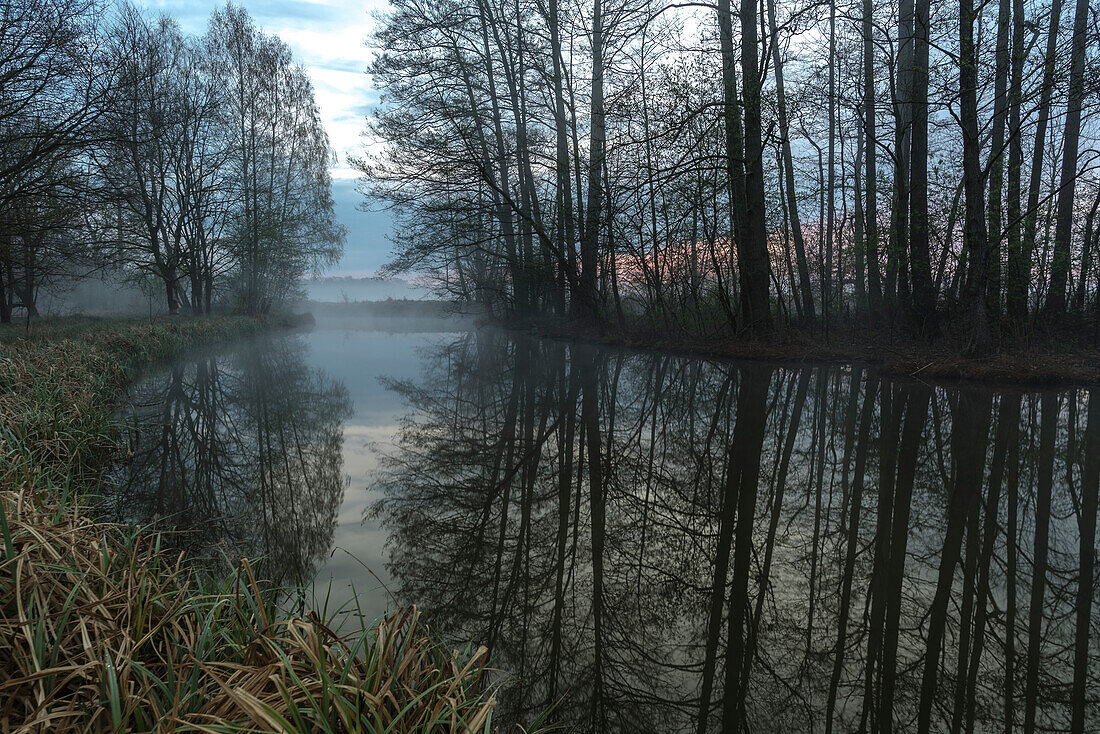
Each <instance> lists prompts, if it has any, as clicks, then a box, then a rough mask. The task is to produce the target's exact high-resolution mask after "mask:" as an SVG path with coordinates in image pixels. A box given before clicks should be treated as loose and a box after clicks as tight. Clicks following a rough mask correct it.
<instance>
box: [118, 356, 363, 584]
mask: <svg viewBox="0 0 1100 734" xmlns="http://www.w3.org/2000/svg"><path fill="white" fill-rule="evenodd" d="M304 350H305V344H304V342H303V341H302V340H301V339H300V338H296V337H274V338H263V339H258V340H255V341H249V342H246V343H244V344H243V345H240V346H238V347H237V348H235V349H233V350H231V351H223V352H220V353H213V354H204V355H201V356H198V357H195V358H192V359H187V360H184V361H182V362H181V363H179V364H177V365H176V366H174V367H173V368H172V369H169V370H165V371H163V372H159V373H156V374H153V375H151V376H149V377H147V378H145V379H143V380H141V381H140V382H139V383H138V384H137V385H136V386H135V387H134V389H133V390H132V391H131V394H130V399H131V408H130V409H129V410H130V411H131V413H132V414H131V415H129V416H128V418H130V419H131V420H132V424H133V430H132V431H131V433H130V446H129V450H130V458H129V460H128V461H126V462H124V463H123V464H122V466H120V468H119V471H118V472H117V476H116V480H117V482H116V484H117V491H116V492H115V493H113V494H111V495H110V496H108V497H107V498H106V504H107V507H106V509H107V512H108V513H109V514H110V515H111V516H113V517H115V518H117V519H119V520H124V521H127V522H131V523H137V524H142V525H147V524H151V523H154V522H155V523H156V524H157V525H158V526H160V527H162V528H171V529H175V530H178V531H179V533H178V534H174V536H173V537H174V538H175V540H176V541H178V542H179V544H180V545H181V547H184V548H186V549H187V550H188V551H189V555H190V556H191V557H192V558H198V559H204V560H205V561H207V562H211V563H213V564H215V565H216V566H222V565H223V564H222V563H221V561H222V560H223V559H224V560H225V561H228V562H229V563H235V562H236V561H237V560H238V559H240V558H244V557H248V558H250V559H257V561H256V567H257V571H258V574H259V575H260V576H261V577H262V578H264V579H268V580H271V581H274V582H277V583H292V584H293V583H298V582H302V583H308V582H310V581H312V579H313V576H314V573H315V571H316V569H317V567H318V565H319V563H320V562H321V561H322V560H323V558H324V557H325V555H326V554H327V552H328V551H329V549H330V548H331V546H332V536H333V530H334V528H335V526H336V515H337V511H338V510H339V508H340V504H341V502H342V501H343V498H344V489H345V485H346V481H345V476H344V471H343V454H342V447H343V432H342V428H343V425H342V424H343V421H344V420H345V418H346V417H347V415H348V414H349V413H350V410H351V404H350V400H349V398H348V394H347V390H346V389H345V388H344V386H343V385H342V384H340V383H338V382H335V381H333V380H331V379H330V378H328V377H326V376H325V375H324V374H323V373H321V372H320V371H318V370H314V369H311V368H309V367H308V366H307V365H306V363H305V360H304Z"/></svg>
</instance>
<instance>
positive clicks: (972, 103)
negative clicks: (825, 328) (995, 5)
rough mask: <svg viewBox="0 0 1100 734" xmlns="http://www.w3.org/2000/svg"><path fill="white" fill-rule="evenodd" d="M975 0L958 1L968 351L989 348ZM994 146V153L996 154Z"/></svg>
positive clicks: (983, 351)
mask: <svg viewBox="0 0 1100 734" xmlns="http://www.w3.org/2000/svg"><path fill="white" fill-rule="evenodd" d="M974 17H975V14H974V2H973V0H960V2H959V90H960V98H961V100H960V105H959V107H960V122H961V124H962V129H963V188H964V189H965V190H966V226H965V232H966V252H967V270H966V293H965V296H964V298H963V304H964V308H965V309H966V322H967V332H968V334H967V342H968V343H967V351H969V352H970V353H971V354H984V353H985V352H987V351H989V347H990V342H991V336H990V333H989V314H988V306H987V301H986V285H987V283H986V279H987V274H988V263H989V246H988V244H989V243H988V239H987V236H986V229H985V191H984V188H985V187H984V186H983V179H982V170H981V160H980V155H981V139H980V138H979V137H978V90H977V86H978V68H977V67H978V59H977V55H976V52H975V49H974ZM997 153H998V152H997V151H996V150H994V151H993V154H994V155H997Z"/></svg>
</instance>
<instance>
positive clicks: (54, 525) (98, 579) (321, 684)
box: [0, 492, 493, 732]
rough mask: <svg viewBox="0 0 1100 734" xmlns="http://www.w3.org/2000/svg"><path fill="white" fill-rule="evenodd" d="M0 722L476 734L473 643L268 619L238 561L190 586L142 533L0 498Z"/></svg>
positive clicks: (395, 627) (402, 622) (481, 710)
mask: <svg viewBox="0 0 1100 734" xmlns="http://www.w3.org/2000/svg"><path fill="white" fill-rule="evenodd" d="M0 506H2V508H3V515H2V516H3V518H4V520H3V523H2V526H3V536H4V537H3V544H4V547H3V554H4V555H3V557H4V561H3V563H0V727H2V728H3V729H5V730H28V731H151V730H154V729H156V730H158V731H182V730H192V731H198V730H201V731H235V730H244V731H276V732H284V731H294V732H305V731H325V732H352V731H355V732H359V731H363V732H366V731H370V732H407V731H454V732H460V731H461V732H465V731H470V732H480V731H487V730H488V729H489V726H490V725H491V715H492V710H493V699H492V697H491V696H490V695H486V694H484V693H483V691H484V690H485V687H484V686H483V685H482V683H483V681H482V677H483V675H484V670H485V669H484V663H485V660H484V657H485V652H484V649H481V650H478V651H477V652H476V653H474V654H473V655H471V656H459V655H458V654H457V653H453V652H449V651H445V649H444V648H443V647H441V646H440V645H438V644H436V643H435V642H434V641H433V640H432V638H431V636H430V635H429V634H428V633H427V631H426V630H425V628H424V625H423V624H422V622H421V620H420V616H419V614H418V612H417V611H416V610H415V609H407V610H404V611H402V612H400V613H398V614H395V615H393V616H391V617H389V618H387V619H385V620H383V621H382V622H380V623H379V624H378V625H377V626H375V627H374V628H373V629H370V630H359V631H357V632H353V633H350V634H346V635H340V634H337V633H336V632H334V631H333V630H332V629H330V627H329V626H328V625H327V624H326V623H325V621H324V620H322V619H320V618H319V617H318V616H317V615H316V614H313V613H306V614H303V615H282V614H280V612H279V610H278V609H277V608H276V607H275V605H274V604H272V603H270V602H269V601H267V598H269V597H270V594H267V593H265V592H263V591H261V589H260V585H259V584H258V583H257V581H256V579H255V578H254V577H253V576H252V573H251V568H250V567H249V566H248V564H247V563H246V564H244V565H243V566H242V569H241V571H240V573H239V574H238V575H237V577H236V579H235V582H234V583H232V584H230V585H229V586H228V587H226V588H221V589H214V590H207V591H206V592H203V591H201V590H200V586H199V585H198V583H197V582H196V580H195V579H194V578H193V577H192V575H191V573H190V572H189V571H188V570H187V568H186V567H185V566H184V565H183V563H182V559H181V558H180V557H178V556H177V557H172V556H169V555H167V554H165V553H162V552H160V551H159V550H158V549H157V537H156V536H155V535H144V534H142V533H140V532H136V531H132V530H129V529H127V528H123V527H116V526H107V525H104V524H102V523H99V522H96V521H95V520H93V519H90V518H89V517H86V516H84V515H82V514H81V513H80V512H78V511H76V510H74V509H72V508H65V509H59V508H58V507H57V506H56V503H54V502H52V501H50V500H49V499H43V498H42V497H40V496H39V495H37V494H35V493H32V492H19V493H15V492H4V493H3V494H2V495H0Z"/></svg>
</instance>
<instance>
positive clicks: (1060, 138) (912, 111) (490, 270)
mask: <svg viewBox="0 0 1100 734" xmlns="http://www.w3.org/2000/svg"><path fill="white" fill-rule="evenodd" d="M1097 40H1098V31H1097V19H1096V12H1095V9H1094V8H1090V5H1089V0H1077V2H1076V5H1075V7H1073V8H1072V9H1070V8H1068V7H1064V6H1063V2H1062V0H1050V2H1045V1H1043V0H1026V1H1025V0H998V2H995V3H987V4H980V5H976V4H975V3H973V2H972V0H960V2H959V3H958V4H957V5H956V4H953V3H949V2H932V1H931V0H897V2H891V1H887V2H882V3H878V2H875V3H873V2H871V1H870V0H860V1H858V2H853V1H851V0H848V1H845V0H829V2H821V1H819V0H813V1H811V0H787V2H784V3H777V2H776V0H767V2H763V0H761V1H760V2H758V1H757V0H742V2H741V3H740V6H739V7H731V4H730V2H729V0H717V4H716V5H698V4H692V3H687V4H683V3H656V2H648V1H647V0H642V1H641V2H639V0H631V1H630V2H626V1H625V0H582V1H581V2H572V1H571V0H546V2H542V1H541V0H540V1H538V2H533V1H531V0H519V1H518V2H517V1H515V0H507V1H505V0H451V1H450V2H445V3H438V2H427V1H426V0H394V2H393V9H392V11H391V12H390V13H389V14H388V15H387V16H386V17H385V19H384V22H383V24H382V26H381V28H380V30H379V31H378V37H377V39H376V40H375V42H374V43H375V45H377V46H379V47H380V48H382V49H383V51H382V53H380V54H379V56H378V57H377V60H376V62H375V63H374V65H373V68H372V72H373V74H374V78H375V81H376V85H377V86H378V88H379V89H380V90H381V91H382V93H383V103H382V104H381V105H380V106H379V108H378V111H377V112H376V114H375V115H374V116H373V117H372V118H371V120H370V122H369V125H370V132H371V134H372V135H374V136H377V137H378V138H380V139H381V140H383V141H384V142H385V146H384V149H383V150H382V151H381V152H380V153H377V154H376V155H373V156H370V157H366V158H364V159H362V160H360V161H359V166H360V168H361V170H362V171H363V172H364V176H365V181H366V183H367V187H366V188H367V189H368V190H369V192H370V193H371V194H372V195H374V196H376V197H378V198H380V199H381V200H383V201H385V202H387V203H389V204H391V205H393V206H394V208H395V210H396V211H397V212H398V217H399V226H398V228H397V229H398V235H397V240H396V241H397V245H398V247H397V251H396V257H395V260H394V262H393V267H394V268H395V269H398V270H401V269H415V270H421V271H429V272H434V273H435V274H437V275H438V279H439V283H440V286H441V288H442V289H444V290H446V291H448V292H450V293H452V294H454V295H456V296H458V297H459V298H462V299H466V300H471V301H475V302H479V303H482V304H486V305H488V306H490V307H492V308H494V309H497V310H499V311H505V312H510V313H511V312H523V313H543V314H545V313H559V314H566V313H571V314H573V315H575V316H580V317H583V318H585V319H588V320H596V321H599V322H601V323H603V324H608V323H611V324H615V323H618V324H619V325H626V324H632V325H634V326H637V325H640V324H641V325H647V326H649V327H651V328H657V329H666V330H667V329H673V328H688V329H695V330H700V329H702V330H707V331H718V330H725V331H729V330H730V329H732V330H736V331H755V332H762V331H769V330H771V329H773V328H776V327H777V326H781V325H789V324H795V325H801V326H806V325H812V326H814V327H815V328H820V327H822V326H824V327H825V328H828V327H829V326H830V325H833V324H860V325H863V324H870V325H873V326H896V325H903V326H906V327H908V328H911V329H914V330H916V331H918V332H920V333H923V334H937V333H940V334H943V333H948V334H955V335H960V336H963V337H965V339H966V341H967V343H968V344H969V346H970V347H971V348H973V349H976V350H981V349H985V348H987V347H989V346H990V345H991V344H992V343H993V342H994V341H995V340H996V339H997V338H998V336H999V335H1001V334H1005V333H1012V332H1018V331H1019V330H1022V329H1026V328H1027V327H1028V326H1029V325H1034V324H1037V323H1038V324H1042V325H1044V326H1048V325H1051V324H1055V325H1065V324H1070V323H1072V324H1075V325H1076V324H1080V323H1081V322H1086V323H1088V322H1091V323H1096V322H1097V309H1100V300H1098V299H1097V297H1096V292H1097V282H1098V276H1100V257H1098V255H1100V253H1098V249H1100V248H1098V240H1100V221H1098V218H1097V216H1096V215H1097V210H1098V208H1100V173H1098V169H1097V165H1096V163H1097V152H1098V150H1097V146H1096V137H1095V136H1096V132H1097V129H1096V117H1095V115H1094V114H1093V112H1094V111H1095V109H1096V101H1097V92H1098V88H1097V86H1096V82H1095V79H1096V78H1097V74H1096V73H1095V72H1096V71H1097V61H1098V56H1097V51H1098V50H1100V43H1098V42H1097Z"/></svg>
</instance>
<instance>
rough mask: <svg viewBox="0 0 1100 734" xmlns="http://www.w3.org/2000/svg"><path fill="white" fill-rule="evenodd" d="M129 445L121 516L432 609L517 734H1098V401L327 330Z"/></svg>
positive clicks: (178, 399) (186, 374) (493, 340)
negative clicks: (1009, 729) (879, 733)
mask: <svg viewBox="0 0 1100 734" xmlns="http://www.w3.org/2000/svg"><path fill="white" fill-rule="evenodd" d="M124 415H125V416H126V419H127V421H128V423H129V424H130V426H131V431H130V434H131V435H130V444H129V451H128V456H127V457H126V458H125V460H124V461H122V462H121V463H120V467H119V469H118V470H117V472H116V476H115V480H116V483H117V490H116V491H114V492H113V493H111V494H110V495H109V496H108V497H107V498H106V499H105V510H104V511H105V512H106V513H108V514H109V515H110V516H111V517H112V518H114V519H118V520H124V521H127V522H137V523H142V524H157V525H158V526H159V527H162V528H166V529H168V528H171V529H173V530H177V531H178V532H177V533H175V534H174V535H173V536H172V538H173V540H172V542H173V543H177V544H179V546H180V547H181V548H183V549H186V550H188V551H189V553H190V554H191V557H192V558H194V559H196V561H197V562H203V563H209V564H211V565H213V566H216V567H219V566H220V567H231V566H232V564H233V563H235V562H236V560H237V559H239V558H241V557H243V556H247V557H250V558H254V559H258V560H257V561H256V566H257V568H258V571H259V573H260V574H261V575H262V576H263V577H264V578H266V579H271V580H274V581H278V582H281V583H301V584H304V585H306V587H307V588H310V589H312V592H311V593H312V595H313V596H314V599H312V600H311V602H310V603H312V604H315V605H317V606H323V605H327V606H328V607H329V609H337V608H342V609H343V612H344V613H345V614H346V615H354V614H360V615H362V616H364V617H366V618H367V619H368V620H369V619H374V618H376V617H378V616H379V615H381V614H383V613H384V612H385V611H386V610H387V609H392V608H394V606H396V605H398V604H402V605H403V604H417V605H418V606H419V607H420V608H421V609H423V610H424V611H425V613H426V615H427V617H428V619H429V621H430V623H431V624H432V625H433V627H434V628H435V629H436V630H437V632H438V633H439V634H440V635H442V636H443V638H444V639H446V640H449V641H452V642H454V643H455V644H456V645H464V644H471V645H486V646H487V647H488V648H489V650H490V654H491V658H492V661H493V662H494V664H495V666H496V667H498V668H499V669H500V670H501V671H502V672H501V673H500V674H499V675H498V680H499V681H500V682H501V684H502V685H503V688H502V689H501V691H500V695H499V700H500V705H499V714H500V716H499V720H500V721H502V722H530V721H531V720H532V719H533V718H534V717H535V716H536V715H537V714H538V713H539V712H542V711H545V710H546V709H547V708H549V707H551V706H552V707H553V713H552V719H553V720H554V721H556V722H559V723H561V724H562V725H564V726H565V727H566V728H567V730H571V731H592V732H635V731H669V732H678V731H684V732H686V731H694V732H703V731H719V730H726V731H733V730H741V729H745V730H749V731H759V732H804V731H829V730H833V731H856V730H865V731H876V730H882V729H883V728H884V726H883V725H884V724H885V723H886V722H887V721H889V722H892V725H893V728H894V729H895V730H899V731H918V730H921V729H928V728H930V729H934V730H943V731H998V732H1000V731H1005V730H1006V726H1005V722H1006V720H1011V721H1012V722H1014V724H1015V726H1016V727H1018V728H1019V729H1020V730H1026V729H1027V728H1028V727H1029V726H1032V725H1033V726H1034V727H1035V728H1036V729H1038V730H1050V729H1068V728H1069V727H1070V725H1071V724H1072V723H1074V722H1073V719H1074V717H1077V718H1078V719H1079V721H1082V722H1083V725H1084V730H1086V731H1088V730H1092V731H1095V730H1097V728H1098V727H1100V693H1098V683H1100V634H1098V633H1100V615H1098V614H1097V612H1096V608H1097V606H1100V599H1098V598H1097V597H1098V596H1100V594H1098V591H1097V590H1098V588H1100V584H1097V583H1095V582H1094V581H1093V579H1094V578H1095V576H1096V569H1095V565H1094V564H1092V562H1091V558H1092V557H1093V556H1094V555H1095V554H1094V553H1093V554H1089V553H1088V552H1085V551H1083V550H1082V549H1083V548H1084V549H1087V548H1089V547H1095V545H1096V537H1095V536H1096V532H1095V520H1096V506H1097V484H1098V472H1100V391H1097V392H1094V393H1093V396H1092V397H1091V398H1090V393H1089V391H1088V390H1060V391H1040V392H1035V391H1021V390H1014V389H999V388H994V387H986V386H966V387H962V386H958V385H942V384H938V385H937V384H929V383H926V382H923V381H921V380H919V379H886V378H883V377H881V376H878V375H876V374H875V372H874V370H873V369H872V368H869V367H861V366H859V365H856V366H838V365H819V366H803V367H797V368H793V367H780V366H771V365H767V364H764V363H751V362H745V363H731V362H718V361H713V360H705V359H692V358H685V357H678V356H670V355H666V354H659V353H648V352H647V353H640V352H631V351H624V350H620V349H610V348H601V347H595V346H580V345H573V344H569V343H566V342H561V341H540V340H537V339H534V338H529V337H521V336H516V335H514V334H507V333H503V332H500V331H496V330H493V329H487V328H486V329H481V330H465V329H464V327H462V326H461V325H458V324H451V323H450V322H446V321H436V322H432V323H428V324H426V325H424V326H422V327H420V330H418V331H403V332H399V333H388V332H386V331H384V330H379V328H378V326H377V324H374V325H371V326H369V327H365V328H359V329H357V328H349V327H348V325H347V324H346V323H344V324H340V325H339V326H333V327H326V326H325V324H324V323H321V324H319V325H318V327H317V328H315V329H313V330H310V331H308V332H299V333H289V334H287V333H284V334H272V335H267V336H263V337H260V338H257V339H250V340H245V341H242V342H240V343H237V344H232V345H227V346H223V347H220V348H217V349H212V350H208V351H203V352H197V353H191V354H189V355H187V356H186V357H183V358H181V359H179V360H178V361H177V362H175V363H173V364H170V365H165V366H162V367H158V368H157V369H154V370H151V371H149V372H148V373H147V374H146V375H144V376H143V377H142V379H141V380H139V381H138V382H137V383H136V384H135V385H134V387H133V388H132V390H131V393H130V402H129V407H128V408H127V409H126V411H125V412H124ZM1082 539H1084V540H1083V541H1082ZM1082 571H1084V572H1083V573H1082ZM353 589H354V591H355V592H357V599H358V603H357V607H356V608H354V609H353V608H351V607H349V606H348V603H349V600H350V599H352V596H353V594H352V590H353ZM723 725H725V726H723Z"/></svg>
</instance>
